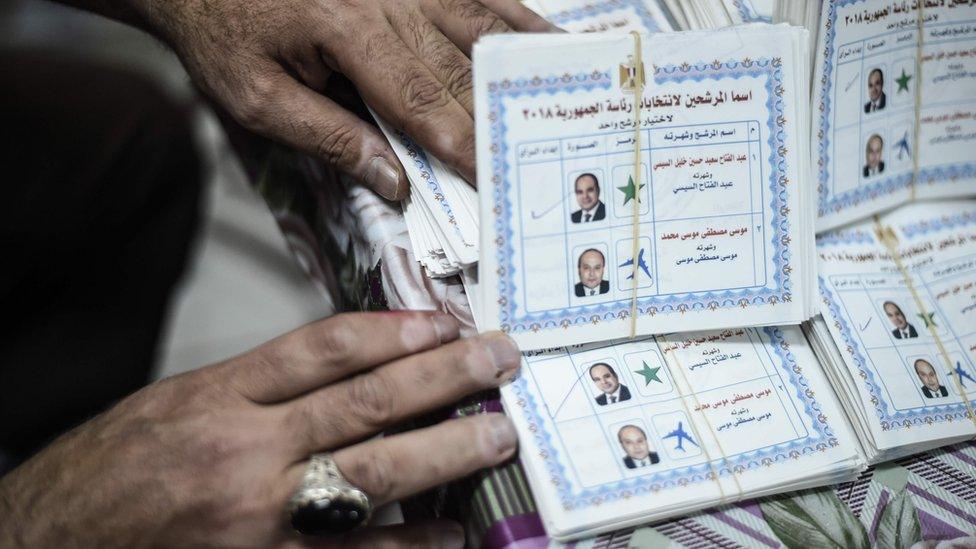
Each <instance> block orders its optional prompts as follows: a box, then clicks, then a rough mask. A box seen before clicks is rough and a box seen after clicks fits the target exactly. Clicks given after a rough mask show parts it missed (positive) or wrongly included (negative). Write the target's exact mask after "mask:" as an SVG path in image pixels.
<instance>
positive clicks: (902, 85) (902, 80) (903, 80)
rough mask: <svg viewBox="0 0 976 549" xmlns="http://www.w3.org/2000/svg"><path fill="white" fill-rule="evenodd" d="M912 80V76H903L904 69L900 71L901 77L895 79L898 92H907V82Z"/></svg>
mask: <svg viewBox="0 0 976 549" xmlns="http://www.w3.org/2000/svg"><path fill="white" fill-rule="evenodd" d="M911 79H912V75H910V74H905V68H904V67H902V69H901V76H899V77H898V78H895V82H898V92H899V93H900V92H902V91H906V92H907V91H908V81H909V80H911Z"/></svg>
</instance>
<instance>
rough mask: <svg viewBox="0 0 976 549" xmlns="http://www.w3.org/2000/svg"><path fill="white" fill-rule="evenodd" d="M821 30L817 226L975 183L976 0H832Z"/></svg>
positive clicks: (975, 187) (966, 190)
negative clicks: (919, 0) (920, 12)
mask: <svg viewBox="0 0 976 549" xmlns="http://www.w3.org/2000/svg"><path fill="white" fill-rule="evenodd" d="M920 6H921V9H922V18H921V20H922V22H923V24H922V32H921V37H920V36H919V25H918V21H919V19H918V17H917V15H918V13H919V11H918V10H919V9H920ZM819 32H820V37H819V46H818V48H817V61H816V66H817V69H818V72H817V74H816V76H815V78H814V82H815V84H816V85H815V88H814V96H813V104H814V105H815V106H816V108H815V109H814V113H815V120H814V123H813V133H812V134H811V140H812V142H813V143H814V147H815V155H816V163H817V165H818V167H819V180H818V191H819V192H818V208H817V209H818V213H819V219H818V221H817V230H818V231H823V230H827V229H831V228H835V227H838V226H840V225H842V224H844V223H850V222H852V221H856V220H858V219H863V218H864V217H865V216H867V215H870V214H872V213H877V212H881V211H884V210H886V209H890V208H892V207H894V206H897V205H899V204H902V203H905V202H908V201H911V200H913V199H915V198H919V199H921V198H936V197H949V196H964V195H970V196H971V195H973V194H974V193H976V156H974V154H973V151H974V149H976V4H974V3H973V2H969V1H962V2H931V1H926V2H918V1H893V0H829V1H825V2H824V3H823V11H822V13H821V17H820V29H819ZM920 41H921V47H919V42H920Z"/></svg>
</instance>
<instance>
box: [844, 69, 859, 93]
mask: <svg viewBox="0 0 976 549" xmlns="http://www.w3.org/2000/svg"><path fill="white" fill-rule="evenodd" d="M858 76H861V73H860V72H859V73H857V74H855V75H854V78H851V81H850V82H848V83H847V85H846V86H844V91H845V92H846V91H850V89H851V86H853V85H854V82H855V81H856V80H857V77H858Z"/></svg>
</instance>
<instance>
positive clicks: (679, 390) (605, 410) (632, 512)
mask: <svg viewBox="0 0 976 549" xmlns="http://www.w3.org/2000/svg"><path fill="white" fill-rule="evenodd" d="M502 398H503V403H504V405H505V410H506V412H507V413H508V415H509V416H510V417H511V418H512V420H513V421H514V423H515V425H516V428H517V430H518V432H519V440H520V454H519V455H520V459H521V461H522V465H523V468H524V469H525V472H526V476H527V478H528V479H529V484H530V487H531V489H532V493H533V495H534V497H535V501H536V504H537V505H538V508H539V512H540V515H541V517H542V520H543V523H544V525H545V528H546V531H547V533H548V534H549V535H550V536H551V537H554V538H556V539H557V540H561V541H566V540H568V539H574V538H578V537H581V536H587V535H594V534H597V533H601V532H605V531H609V530H613V529H617V528H624V527H627V526H634V525H637V524H642V523H646V522H651V521H655V520H660V519H664V518H668V517H673V516H677V515H682V514H686V513H689V512H692V511H695V510H698V509H701V508H704V507H709V506H714V505H718V504H721V503H726V502H731V501H737V500H741V499H750V498H755V497H759V496H762V495H767V494H773V493H778V492H784V491H790V490H796V489H800V488H805V487H812V486H821V485H825V484H832V483H837V482H843V481H846V480H851V479H852V478H853V477H855V476H856V475H857V474H858V473H859V472H860V471H861V470H862V469H863V460H862V458H861V457H860V455H859V453H858V445H857V442H856V441H855V440H854V438H853V434H852V432H851V430H850V428H849V426H848V424H847V422H846V418H845V416H844V413H843V411H842V410H841V408H840V406H839V405H838V403H837V401H836V398H835V397H834V395H833V392H832V390H831V388H830V386H829V384H828V383H827V380H826V378H825V377H824V374H823V372H822V371H821V370H820V367H819V364H818V361H817V359H816V357H815V356H814V355H813V353H812V352H811V350H810V348H809V346H808V344H807V342H806V340H805V339H804V337H803V334H802V333H801V332H800V329H799V328H797V327H795V326H793V327H783V328H742V329H734V330H725V331H717V332H700V333H693V334H682V335H668V336H658V337H646V338H639V339H637V340H632V341H631V340H625V341H619V342H607V343H596V344H588V345H576V346H571V347H568V348H559V349H545V350H539V351H536V352H529V353H525V354H524V359H523V362H522V369H521V372H520V373H519V375H518V377H517V378H516V379H515V380H513V381H512V382H511V383H509V384H507V385H505V386H504V387H503V388H502Z"/></svg>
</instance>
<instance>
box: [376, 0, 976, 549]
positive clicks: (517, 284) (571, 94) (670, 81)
mask: <svg viewBox="0 0 976 549" xmlns="http://www.w3.org/2000/svg"><path fill="white" fill-rule="evenodd" d="M525 4H526V5H527V6H529V7H531V8H532V9H534V10H536V11H537V12H539V13H541V14H543V15H544V16H546V17H547V18H548V19H549V20H550V21H552V22H554V23H556V24H557V25H559V26H561V27H563V28H564V29H566V30H567V31H570V32H571V33H585V34H563V35H507V36H490V37H487V38H484V39H482V40H481V41H480V42H479V43H478V44H477V45H476V47H475V51H474V53H473V65H474V77H475V82H474V95H475V122H476V124H475V125H476V133H477V144H476V148H477V163H478V165H477V173H478V181H477V188H478V191H477V192H476V191H474V190H473V189H472V187H471V186H469V185H468V184H467V183H466V182H464V181H462V180H461V179H460V178H459V177H458V176H457V175H456V174H454V173H453V172H452V171H451V170H450V169H447V168H446V167H445V166H444V165H443V164H441V163H439V162H438V161H437V160H436V159H433V158H431V157H429V156H428V155H426V154H425V153H424V152H423V151H422V150H421V149H420V148H418V147H416V146H415V145H414V144H412V143H411V141H410V140H409V138H408V137H406V136H403V135H401V134H398V133H396V132H395V131H393V130H392V129H390V128H388V127H386V126H385V125H383V126H382V127H383V130H384V132H386V134H387V136H388V138H389V139H390V140H391V142H392V143H393V144H394V148H395V150H396V152H397V154H398V155H399V156H400V158H401V160H402V162H403V164H404V166H405V167H406V168H407V171H408V175H409V177H410V181H411V186H412V189H413V195H412V197H411V200H410V201H409V202H407V203H406V204H405V205H404V214H405V216H406V219H407V224H408V227H409V231H410V236H411V241H412V245H413V246H414V251H415V255H416V257H417V260H418V261H420V262H421V263H422V264H423V265H424V266H425V267H426V269H427V271H428V272H429V274H430V275H431V276H446V275H452V274H459V275H460V277H461V279H462V281H463V283H464V285H465V288H466V292H467V295H468V298H469V301H470V304H471V309H472V312H473V315H474V318H475V321H476V323H477V325H478V327H479V329H481V330H490V329H501V330H504V331H506V332H507V333H508V334H509V335H511V336H512V337H513V338H514V339H515V340H516V341H517V342H518V343H519V345H520V348H521V349H522V350H523V355H524V360H523V366H522V371H521V372H520V374H519V375H518V377H517V378H515V379H514V380H513V381H512V382H511V383H509V384H507V385H505V386H504V387H503V388H502V400H503V404H504V406H505V410H506V413H507V414H508V415H509V416H510V417H512V419H513V421H514V422H515V424H516V426H517V428H518V430H519V434H520V444H521V451H520V459H521V461H522V464H523V466H524V469H525V472H526V476H527V478H528V479H529V483H530V486H531V489H532V492H533V495H534V497H535V500H536V503H537V505H538V508H539V511H540V514H541V516H542V518H543V522H544V524H545V527H546V530H547V533H548V534H549V535H550V536H552V537H555V538H556V539H559V540H569V539H577V538H580V537H582V536H586V535H593V534H596V533H600V532H606V531H610V530H613V529H617V528H624V527H628V526H633V525H637V524H642V523H646V522H650V521H654V520H658V519H663V518H667V517H672V516H675V515H681V514H685V513H688V512H691V511H694V510H697V509H702V508H705V507H709V506H713V505H718V504H720V503H726V502H730V501H738V500H743V499H750V498H754V497H757V496H761V495H768V494H774V493H779V492H785V491H791V490H796V489H800V488H804V487H812V486H821V485H825V484H831V483H836V482H840V481H843V480H849V479H851V478H853V477H854V476H855V475H857V473H858V472H859V471H861V470H863V468H864V467H866V466H867V464H869V463H878V462H881V461H885V460H889V459H894V458H897V457H900V456H904V455H908V454H911V453H915V452H919V451H922V450H925V449H929V448H933V447H936V446H941V445H944V444H950V443H953V442H956V441H959V440H963V439H966V438H972V437H973V436H974V434H976V417H974V416H973V406H972V402H971V401H970V399H971V397H972V396H973V395H976V286H974V284H976V200H972V199H969V200H956V201H955V202H948V201H944V199H945V198H948V197H953V198H959V197H973V195H974V194H976V193H974V190H976V184H974V183H976V158H974V154H973V150H974V143H973V141H976V115H974V114H973V113H976V77H974V76H973V75H974V74H976V58H974V57H972V56H971V55H969V54H968V53H967V52H969V51H971V50H972V48H973V47H974V46H976V37H974V36H972V34H971V33H968V32H966V31H965V28H966V25H970V28H971V24H972V23H973V22H976V7H974V6H973V5H969V4H965V5H963V4H956V3H953V4H951V5H947V6H941V5H940V6H931V7H929V5H928V4H926V5H925V7H923V9H925V10H927V11H926V12H925V13H926V15H925V16H924V17H922V18H917V17H916V13H915V10H916V9H917V7H916V6H917V4H915V3H912V4H911V5H909V4H908V3H899V4H898V5H897V6H896V7H894V8H892V7H891V6H890V5H889V3H886V2H883V1H882V0H831V1H826V2H823V4H822V7H821V3H820V2H775V3H773V2H759V1H752V2H749V1H727V2H724V1H723V2H698V1H694V2H672V1H670V0H662V1H661V2H650V1H647V2H645V1H641V0H607V1H584V0H563V1H559V0H527V1H526V2H525ZM771 19H775V20H776V21H788V22H790V23H793V24H797V25H804V26H805V27H806V28H807V29H810V31H812V32H808V31H807V30H804V29H803V28H799V27H789V26H786V25H768V24H763V22H768V21H770V20H771ZM920 21H922V23H920ZM744 23H750V24H744ZM730 25H734V26H731V27H729V26H730ZM716 27H728V28H723V29H721V30H711V31H695V32H682V33H672V32H669V31H672V30H674V29H684V30H688V29H706V28H716ZM632 31H637V32H638V33H640V36H639V39H638V37H635V36H632V35H630V34H628V33H630V32H632ZM923 89H924V90H925V91H924V92H923ZM923 97H924V98H926V99H925V100H923ZM940 198H941V199H943V201H941V202H938V201H936V202H919V200H921V199H940ZM893 208H897V209H895V210H893V211H892V209H893ZM851 223H853V224H851ZM816 230H820V231H822V232H821V234H820V236H819V237H818V238H815V237H814V234H815V231H816ZM635 234H636V238H635V236H634V235H635ZM635 312H636V314H634V313H635ZM821 313H822V314H821ZM811 319H812V320H811ZM800 325H802V327H801V326H800ZM631 333H633V334H635V337H626V336H627V335H628V334H631Z"/></svg>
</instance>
